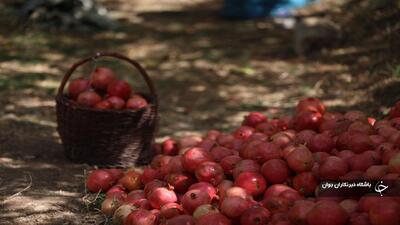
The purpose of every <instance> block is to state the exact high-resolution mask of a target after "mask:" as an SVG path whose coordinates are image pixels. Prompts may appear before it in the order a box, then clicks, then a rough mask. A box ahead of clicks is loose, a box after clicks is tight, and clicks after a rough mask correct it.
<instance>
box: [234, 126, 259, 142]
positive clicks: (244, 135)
mask: <svg viewBox="0 0 400 225" xmlns="http://www.w3.org/2000/svg"><path fill="white" fill-rule="evenodd" d="M254 131H255V130H254V128H253V127H248V126H242V127H239V128H238V129H237V130H236V131H235V132H234V137H235V138H237V139H242V140H247V139H248V138H249V137H250V136H251V135H252V134H253V133H254Z"/></svg>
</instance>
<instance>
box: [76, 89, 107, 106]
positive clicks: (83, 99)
mask: <svg viewBox="0 0 400 225" xmlns="http://www.w3.org/2000/svg"><path fill="white" fill-rule="evenodd" d="M77 102H78V104H79V105H81V106H86V107H93V106H95V105H96V104H97V103H99V102H101V97H100V95H98V94H97V93H96V92H94V91H92V90H87V91H84V92H81V93H80V94H79V95H78V99H77Z"/></svg>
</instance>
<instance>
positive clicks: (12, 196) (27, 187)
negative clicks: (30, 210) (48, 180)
mask: <svg viewBox="0 0 400 225" xmlns="http://www.w3.org/2000/svg"><path fill="white" fill-rule="evenodd" d="M27 174H28V176H29V184H28V186H26V187H25V188H24V189H22V190H21V191H18V192H17V193H15V194H13V195H11V196H8V197H7V198H6V199H4V201H3V203H6V202H7V201H9V200H11V199H13V198H15V197H17V196H18V195H21V194H22V192H24V191H27V190H28V189H29V188H31V187H32V176H31V174H30V173H27Z"/></svg>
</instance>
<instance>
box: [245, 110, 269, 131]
mask: <svg viewBox="0 0 400 225" xmlns="http://www.w3.org/2000/svg"><path fill="white" fill-rule="evenodd" d="M266 121H267V117H266V116H265V115H263V114H262V113H260V112H251V113H249V114H248V115H246V116H244V119H243V123H242V125H244V126H250V127H256V126H257V125H258V124H259V123H263V122H266Z"/></svg>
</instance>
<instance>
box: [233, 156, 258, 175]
mask: <svg viewBox="0 0 400 225" xmlns="http://www.w3.org/2000/svg"><path fill="white" fill-rule="evenodd" d="M259 171H260V165H259V164H258V163H257V162H256V161H254V160H251V159H244V160H241V161H239V162H238V163H236V165H235V168H233V170H232V175H233V177H237V176H239V174H241V173H243V172H259Z"/></svg>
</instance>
